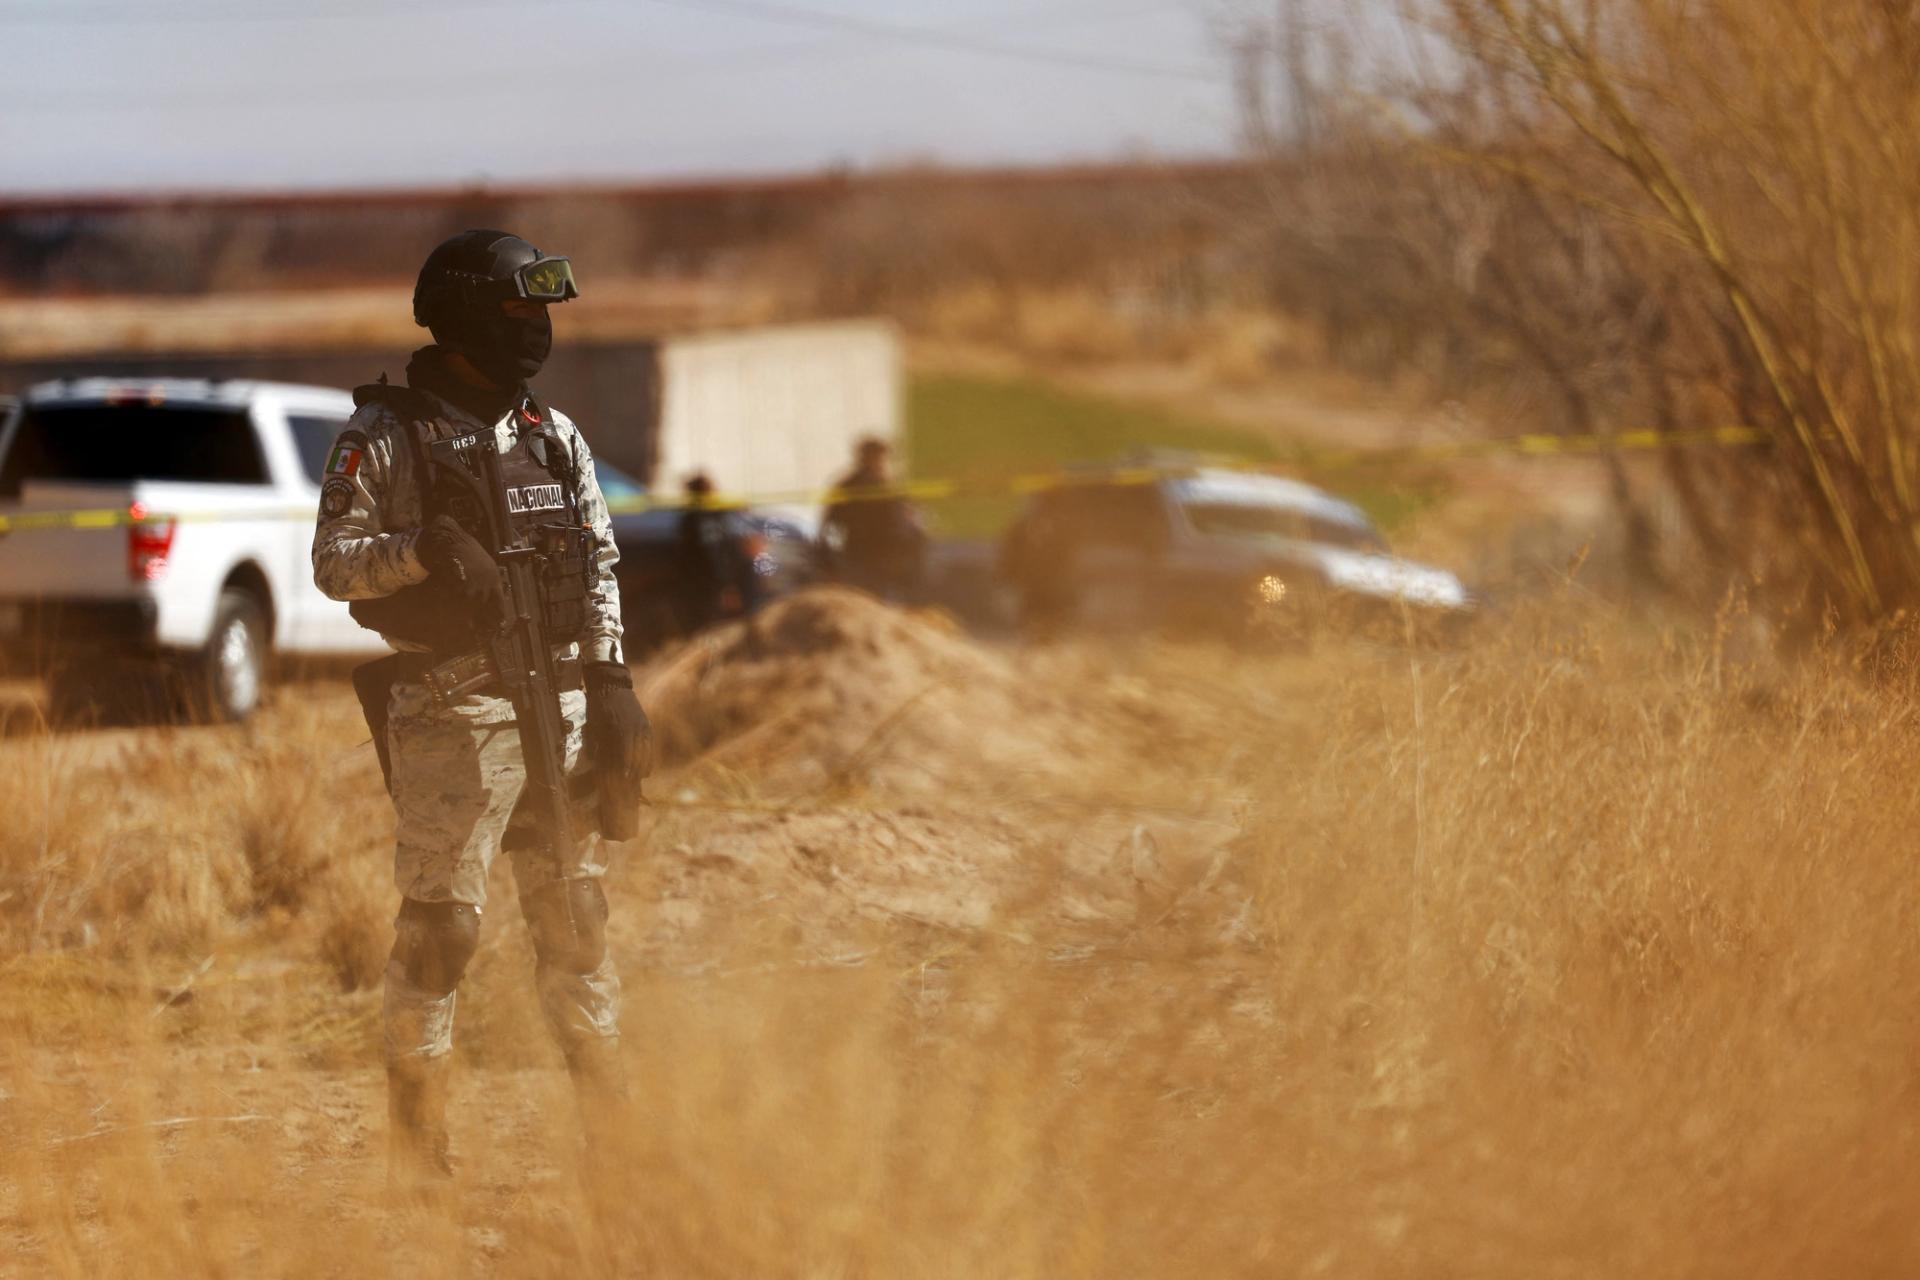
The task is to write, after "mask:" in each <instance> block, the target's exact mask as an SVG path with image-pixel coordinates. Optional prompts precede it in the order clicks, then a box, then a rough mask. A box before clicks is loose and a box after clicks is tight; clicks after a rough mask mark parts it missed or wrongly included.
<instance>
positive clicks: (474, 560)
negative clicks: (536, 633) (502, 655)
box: [413, 513, 507, 622]
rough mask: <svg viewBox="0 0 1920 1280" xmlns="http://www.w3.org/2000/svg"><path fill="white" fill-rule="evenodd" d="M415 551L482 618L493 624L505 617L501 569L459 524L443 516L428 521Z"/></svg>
mask: <svg viewBox="0 0 1920 1280" xmlns="http://www.w3.org/2000/svg"><path fill="white" fill-rule="evenodd" d="M413 549H414V554H416V555H418V556H419V557H420V563H421V564H424V565H425V566H427V572H428V573H430V574H432V575H433V576H434V577H435V578H436V579H438V580H439V581H440V582H441V583H442V584H443V585H447V586H450V587H452V588H453V590H454V592H455V593H456V594H457V595H458V596H459V597H460V599H461V600H463V601H465V602H466V603H467V604H468V605H469V606H471V607H472V608H473V610H474V611H475V613H476V614H478V615H479V616H480V617H482V618H485V619H487V620H488V621H490V622H492V621H498V620H499V619H500V618H503V617H505V616H506V612H507V592H506V588H504V587H502V586H501V585H500V566H499V565H497V564H495V563H494V560H493V557H492V556H491V555H489V554H487V549H486V548H485V547H483V546H481V545H480V542H479V540H478V539H476V538H475V537H474V536H473V535H472V534H470V533H468V532H467V531H466V530H465V529H463V528H461V527H460V522H459V521H458V520H455V519H454V518H453V517H452V516H450V515H446V514H444V513H443V514H441V515H437V516H435V517H434V518H433V519H431V520H429V521H427V524H426V527H425V528H423V529H421V530H420V538H419V541H417V542H415V543H414V544H413Z"/></svg>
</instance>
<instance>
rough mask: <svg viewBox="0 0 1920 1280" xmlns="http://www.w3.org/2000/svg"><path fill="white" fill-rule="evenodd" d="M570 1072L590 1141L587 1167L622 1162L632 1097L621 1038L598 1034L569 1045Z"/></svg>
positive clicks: (584, 1133) (583, 1128)
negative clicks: (623, 1059) (623, 1066)
mask: <svg viewBox="0 0 1920 1280" xmlns="http://www.w3.org/2000/svg"><path fill="white" fill-rule="evenodd" d="M566 1058H567V1074H569V1075H571V1076H572V1077H573V1095H574V1101H575V1102H576V1103H577V1104H578V1106H579V1108H580V1131H581V1135H582V1136H583V1137H584V1138H585V1140H586V1151H585V1153H586V1158H587V1164H586V1167H587V1168H588V1169H589V1170H603V1169H605V1168H607V1167H608V1166H614V1167H617V1166H618V1165H619V1164H620V1163H621V1159H620V1151H621V1149H622V1145H623V1144H624V1143H625V1142H627V1141H628V1137H629V1135H628V1133H627V1127H628V1124H629V1123H630V1116H631V1110H630V1103H631V1101H632V1096H631V1094H630V1093H629V1092H628V1090H627V1075H626V1072H625V1071H624V1070H623V1069H622V1068H621V1066H620V1037H618V1036H596V1037H594V1038H592V1039H588V1040H576V1041H575V1042H574V1043H572V1044H570V1045H568V1046H567V1048H566Z"/></svg>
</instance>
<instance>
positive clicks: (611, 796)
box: [585, 662, 653, 840]
mask: <svg viewBox="0 0 1920 1280" xmlns="http://www.w3.org/2000/svg"><path fill="white" fill-rule="evenodd" d="M585 676H586V678H585V684H586V688H587V734H586V738H587V758H588V760H589V761H591V762H592V765H593V769H594V774H595V777H596V780H597V782H598V786H599V792H600V834H601V835H603V836H605V837H606V838H607V839H609V840H631V839H633V837H634V836H636V835H638V834H639V831H640V801H641V799H642V796H641V792H640V780H641V779H642V778H645V777H646V776H647V774H648V773H649V772H650V771H651V770H652V768H653V727H652V726H651V725H649V724H648V723H647V713H646V711H645V710H644V709H643V708H642V707H641V706H640V699H639V697H638V696H636V695H635V694H634V692H633V673H632V672H631V671H629V670H627V667H626V664H625V663H621V662H589V663H588V664H587V668H586V673H585Z"/></svg>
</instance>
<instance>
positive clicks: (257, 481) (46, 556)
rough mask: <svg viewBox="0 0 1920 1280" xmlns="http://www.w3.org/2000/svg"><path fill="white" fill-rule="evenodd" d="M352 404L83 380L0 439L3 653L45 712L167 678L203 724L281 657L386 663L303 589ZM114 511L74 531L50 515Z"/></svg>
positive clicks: (14, 417)
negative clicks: (37, 687) (133, 681)
mask: <svg viewBox="0 0 1920 1280" xmlns="http://www.w3.org/2000/svg"><path fill="white" fill-rule="evenodd" d="M352 413H353V398H352V397H351V396H350V395H348V394H347V393H346V392H344V391H338V390H334V389H332V388H328V387H308V386H294V385H290V384H284V383H272V382H206V381H198V380H174V379H161V380H157V381H156V380H136V379H121V378H87V379H80V380H75V381H70V382H51V383H44V384H41V385H39V386H36V387H34V388H32V389H30V390H29V391H28V392H27V393H26V394H25V395H24V396H22V397H21V399H20V401H19V403H18V404H17V405H15V406H14V407H13V408H12V409H11V411H10V412H9V413H8V414H7V417H6V419H5V422H4V425H3V426H0V654H4V656H5V663H6V666H7V668H8V669H9V670H11V671H14V672H21V671H26V672H30V673H33V674H37V675H41V676H44V677H45V678H46V679H47V680H48V681H49V684H50V691H51V693H52V694H53V698H54V701H55V702H56V704H57V703H59V702H61V701H63V700H65V699H66V698H67V696H68V695H87V696H90V695H91V694H92V692H93V691H95V690H98V689H100V688H101V687H102V686H103V685H106V686H107V687H111V685H112V683H114V682H117V681H120V680H122V679H125V678H132V677H141V676H148V675H151V674H152V673H153V672H155V671H156V670H157V671H162V672H165V673H168V674H170V675H172V676H184V677H185V681H184V684H183V686H182V687H183V688H184V689H185V691H186V692H187V694H188V695H189V696H190V697H191V698H192V700H193V701H194V702H195V703H197V704H198V705H199V706H200V707H201V708H202V709H203V710H204V711H205V712H206V713H207V714H210V715H212V716H214V717H216V718H219V719H226V720H236V719H241V718H243V717H245V716H246V715H248V714H249V713H250V712H252V711H253V709H254V708H255V707H256V706H258V705H259V702H260V696H261V690H262V685H263V683H264V681H265V679H266V676H267V672H268V668H269V661H270V657H271V656H272V655H275V654H310V655H348V654H361V653H381V652H385V651H386V645H385V644H384V643H383V642H382V641H381V640H380V638H379V636H377V635H375V634H374V633H372V632H370V631H365V630H362V629H361V628H360V627H359V626H357V625H356V624H355V623H354V621H353V619H352V618H350V617H349V616H348V615H347V607H346V606H345V605H343V604H340V603H338V602H336V601H333V600H329V599H327V598H326V597H325V596H323V595H321V594H320V592H319V590H318V589H317V588H316V587H315V586H314V585H313V573H312V569H311V568H310V565H309V560H308V553H309V547H310V545H311V543H312V541H313V523H314V518H315V513H316V511H317V507H318V502H319V495H320V480H321V476H322V474H323V471H324V468H325V465H326V459H327V454H328V451H329V450H330V449H331V448H332V445H333V441H334V437H335V436H336V435H337V434H338V433H339V431H340V429H341V427H342V426H343V425H344V424H345V423H346V420H347V418H348V417H349V416H350V415H351V414H352ZM72 511H81V512H112V513H115V517H116V518H114V519H113V520H112V521H111V522H108V521H107V520H105V519H102V518H100V517H97V516H96V517H92V518H89V519H83V520H81V521H79V522H73V521H55V520H48V519H47V518H46V515H47V513H53V512H72Z"/></svg>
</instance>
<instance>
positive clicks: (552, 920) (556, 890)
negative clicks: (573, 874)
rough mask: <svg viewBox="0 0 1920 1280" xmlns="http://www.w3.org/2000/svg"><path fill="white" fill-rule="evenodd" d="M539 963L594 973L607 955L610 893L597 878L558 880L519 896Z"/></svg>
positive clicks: (578, 971) (571, 971)
mask: <svg viewBox="0 0 1920 1280" xmlns="http://www.w3.org/2000/svg"><path fill="white" fill-rule="evenodd" d="M520 911H521V914H523V915H524V916H526V918H527V929H528V931H529V932H530V933H532V934H533V953H534V955H536V956H538V957H539V958H540V963H541V964H543V965H548V966H550V967H552V968H555V969H559V970H561V971H562V972H564V973H592V972H593V971H594V970H595V969H598V968H599V967H600V962H601V961H602V960H604V959H606V958H607V895H606V893H605V892H604V891H603V890H602V889H601V888H600V881H599V880H597V879H588V878H578V879H572V880H556V881H554V882H553V883H552V884H549V885H544V886H542V887H541V888H539V889H536V890H535V891H534V892H532V893H530V894H526V895H524V896H523V897H522V898H521V899H520Z"/></svg>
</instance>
